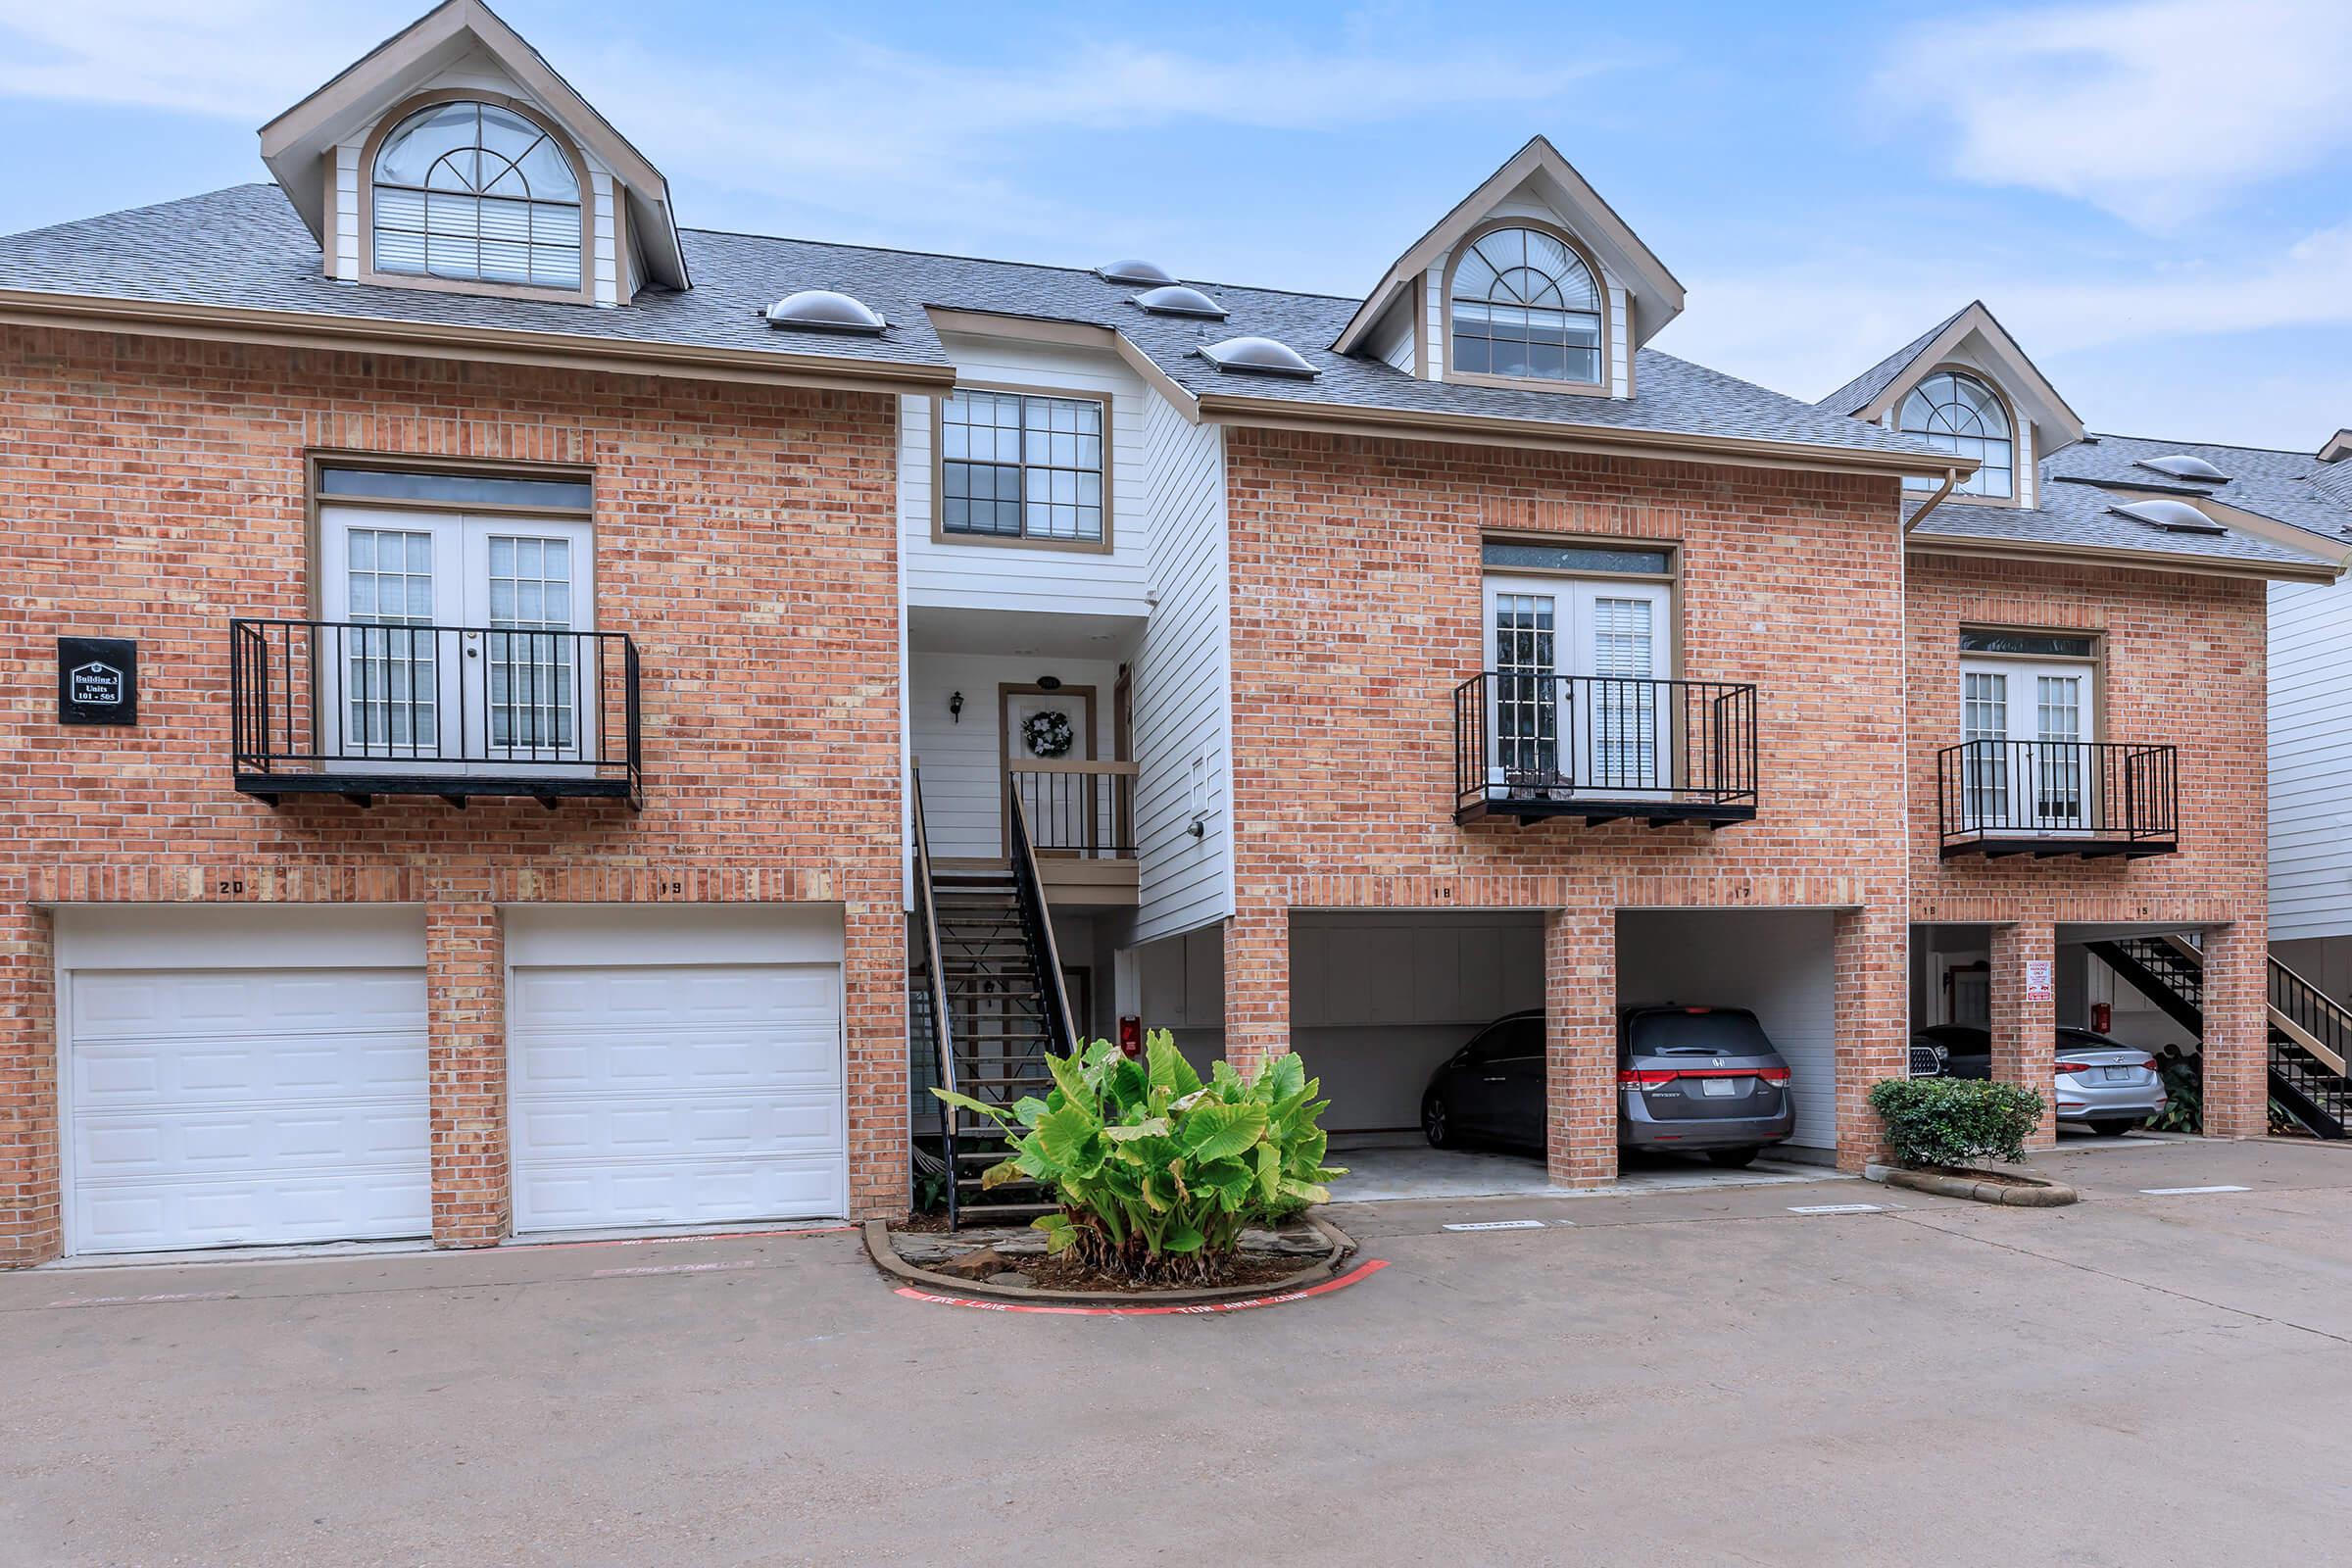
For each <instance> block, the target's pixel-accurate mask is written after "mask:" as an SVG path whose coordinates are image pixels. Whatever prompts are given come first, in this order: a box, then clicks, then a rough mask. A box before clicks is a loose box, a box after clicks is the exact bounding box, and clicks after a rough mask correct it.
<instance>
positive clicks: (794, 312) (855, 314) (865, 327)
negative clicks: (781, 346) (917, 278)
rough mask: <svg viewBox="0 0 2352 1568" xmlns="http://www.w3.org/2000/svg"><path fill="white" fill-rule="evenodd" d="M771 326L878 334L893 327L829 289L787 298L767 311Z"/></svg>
mask: <svg viewBox="0 0 2352 1568" xmlns="http://www.w3.org/2000/svg"><path fill="white" fill-rule="evenodd" d="M767 321H768V324H769V325H770V326H789V327H793V328H796V329H798V330H801V331H805V332H863V333H866V334H868V335H869V336H870V335H873V334H877V333H879V332H880V331H881V330H882V329H883V328H884V327H885V326H887V325H889V324H890V323H889V322H887V321H885V320H883V319H882V318H881V317H880V316H879V315H877V314H876V313H875V312H874V311H873V310H872V309H871V308H869V307H868V306H867V305H866V304H865V302H864V301H862V300H859V299H855V298H852V297H851V296H850V295H847V294H841V293H837V292H835V291H834V290H832V289H829V288H805V289H801V290H799V291H797V292H795V293H791V294H787V295H785V296H784V297H783V298H782V299H780V300H778V301H776V303H775V304H773V305H770V306H769V307H768V308H767Z"/></svg>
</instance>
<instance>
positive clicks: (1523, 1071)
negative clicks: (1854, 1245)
mask: <svg viewBox="0 0 2352 1568" xmlns="http://www.w3.org/2000/svg"><path fill="white" fill-rule="evenodd" d="M1795 1124H1796V1111H1795V1107H1794V1105H1793V1104H1792V1103H1790V1101H1789V1063H1788V1062H1786V1061H1785V1060H1783V1059H1782V1058H1781V1054H1780V1053H1779V1052H1777V1051H1775V1050H1773V1048H1772V1042H1771V1041H1770V1040H1769V1039H1767V1038H1766V1037H1765V1034H1764V1029H1763V1026H1762V1025H1760V1024H1758V1023H1757V1022H1756V1015H1755V1014H1754V1013H1752V1012H1749V1011H1747V1010H1746V1009H1745V1008H1742V1007H1629V1008H1627V1009H1626V1010H1625V1011H1624V1012H1623V1013H1622V1014H1621V1015H1620V1016H1619V1018H1618V1025H1617V1143H1618V1145H1619V1147H1620V1148H1625V1149H1656V1150H1668V1151H1688V1152H1691V1153H1703V1154H1705V1155H1706V1156H1707V1157H1708V1158H1709V1159H1711V1160H1713V1161H1714V1162H1715V1163H1716V1164H1718V1165H1732V1166H1737V1165H1744V1164H1746V1163H1747V1162H1748V1161H1750V1160H1752V1159H1754V1158H1755V1157H1756V1154H1757V1153H1758V1152H1759V1151H1761V1150H1762V1149H1763V1148H1764V1147H1765V1146H1766V1145H1768V1144H1777V1143H1779V1142H1781V1141H1782V1140H1783V1139H1785V1138H1787V1137H1788V1136H1789V1133H1790V1132H1792V1131H1793V1130H1794V1129H1795ZM1421 1131H1422V1134H1423V1135H1424V1136H1425V1137H1427V1138H1428V1139H1429V1141H1430V1143H1431V1144H1432V1145H1433V1146H1435V1147H1436V1148H1439V1149H1445V1148H1448V1147H1450V1146H1452V1145H1454V1144H1459V1143H1466V1142H1472V1141H1482V1140H1483V1141H1489V1142H1493V1143H1498V1144H1513V1145H1517V1146H1520V1147H1522V1148H1532V1149H1541V1148H1543V1147H1544V1015H1543V1014H1542V1013H1541V1012H1516V1013H1512V1014H1511V1015H1510V1016H1509V1017H1506V1018H1500V1019H1497V1020H1496V1021H1495V1022H1494V1023H1491V1024H1489V1025H1488V1026H1487V1027H1486V1028H1484V1029H1482V1030H1480V1031H1479V1033H1478V1034H1477V1035H1476V1036H1475V1037H1474V1038H1473V1039H1472V1040H1471V1042H1470V1043H1469V1044H1468V1045H1466V1046H1464V1047H1463V1048H1462V1049H1461V1050H1460V1051H1457V1052H1455V1053H1454V1054H1453V1055H1452V1056H1450V1057H1448V1058H1447V1059H1446V1063H1445V1065H1444V1066H1442V1067H1440V1068H1439V1069H1438V1070H1437V1072H1436V1074H1435V1075H1434V1076H1433V1077H1431V1079H1430V1081H1429V1088H1428V1090H1427V1091H1426V1092H1425V1093H1424V1094H1423V1095H1422V1097H1421Z"/></svg>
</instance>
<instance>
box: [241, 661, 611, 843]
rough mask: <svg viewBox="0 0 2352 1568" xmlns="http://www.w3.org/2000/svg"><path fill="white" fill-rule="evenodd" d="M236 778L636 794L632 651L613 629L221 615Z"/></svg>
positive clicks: (330, 787) (364, 794)
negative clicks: (224, 623)
mask: <svg viewBox="0 0 2352 1568" xmlns="http://www.w3.org/2000/svg"><path fill="white" fill-rule="evenodd" d="M228 641H229V692H230V698H229V701H230V720H229V723H230V742H229V745H230V751H231V754H232V764H233V767H234V771H235V775H236V787H237V788H238V789H239V790H240V791H242V792H243V793H245V794H247V795H251V796H254V797H256V798H258V799H260V800H264V801H267V802H269V803H270V805H272V806H275V805H277V804H278V803H279V802H280V801H281V800H283V799H284V798H285V797H286V796H289V795H339V796H341V797H343V798H344V799H345V800H348V801H351V802H354V803H355V804H357V805H360V806H368V805H371V804H373V802H374V801H375V799H376V798H377V797H378V796H385V795H430V796H437V797H439V798H440V799H442V800H444V801H447V802H449V803H450V804H451V805H452V806H457V807H463V806H465V805H466V802H467V801H468V800H472V799H476V798H480V797H501V796H503V797H511V798H517V799H528V800H535V801H537V802H539V803H540V804H541V805H542V806H545V807H546V808H548V809H550V810H554V809H557V808H558V807H559V806H560V805H561V804H562V803H563V802H564V801H566V800H615V801H626V802H627V803H628V804H629V805H630V806H631V807H632V808H636V807H642V806H643V805H644V804H645V796H644V769H643V760H642V756H641V754H640V750H639V742H638V725H637V648H636V645H635V644H634V643H632V642H630V640H629V639H628V638H627V637H626V636H625V635H623V634H621V633H618V632H596V631H534V630H518V629H515V628H511V627H479V626H401V625H377V624H372V623H360V622H350V621H316V620H243V619H240V620H232V621H231V622H229V637H228Z"/></svg>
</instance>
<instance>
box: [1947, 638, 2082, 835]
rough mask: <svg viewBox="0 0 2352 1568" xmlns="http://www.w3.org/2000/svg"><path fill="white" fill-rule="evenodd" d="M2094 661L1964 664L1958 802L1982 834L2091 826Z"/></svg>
mask: <svg viewBox="0 0 2352 1568" xmlns="http://www.w3.org/2000/svg"><path fill="white" fill-rule="evenodd" d="M2095 701H2096V698H2095V695H2094V683H2093V681H2092V679H2091V666H2089V665H2088V664H2082V663H2073V662H2049V663H2042V662H2034V661H2031V660H2020V659H2000V660H1991V659H1987V660H1963V661H1962V662H1961V664H1960V738H1961V739H1962V740H1963V741H1966V742H1968V743H1969V746H1968V749H1967V750H1966V751H1965V752H1964V753H1963V754H1962V776H1961V787H1962V792H1963V797H1964V798H1963V800H1962V803H1961V809H1962V812H1963V817H1964V820H1965V823H1966V825H1967V826H1968V827H1969V828H1970V829H1972V830H1974V831H1979V832H1984V831H1999V830H2003V829H2008V830H2012V831H2017V832H2027V833H2067V832H2080V831H2087V830H2088V829H2089V827H2090V825H2091V822H2092V819H2093V817H2094V815H2095V802H2094V799H2093V796H2094V794H2095V791H2096V788H2097V785H2098V779H2097V776H2096V772H2095V770H2094V769H2093V768H2092V766H2091V764H2090V760H2089V759H2090V756H2091V750H2090V748H2088V747H2086V746H2083V745H2081V744H2078V743H2080V742H2084V741H2089V740H2091V739H2093V738H2095V737H2096V735H2097V733H2098V724H2097V714H2096V713H2095V712H2094V711H2093V704H2094V702H2095Z"/></svg>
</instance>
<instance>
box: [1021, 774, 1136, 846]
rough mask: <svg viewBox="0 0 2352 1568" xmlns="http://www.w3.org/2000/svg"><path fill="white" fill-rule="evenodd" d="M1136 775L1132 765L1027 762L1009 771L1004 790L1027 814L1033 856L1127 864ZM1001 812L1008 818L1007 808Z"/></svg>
mask: <svg viewBox="0 0 2352 1568" xmlns="http://www.w3.org/2000/svg"><path fill="white" fill-rule="evenodd" d="M1137 772H1138V769H1137V766H1136V764H1135V763H1133V762H1063V761H1031V762H1024V763H1022V764H1021V765H1020V766H1018V767H1015V768H1012V769H1010V770H1009V771H1008V772H1007V773H1006V774H1005V789H1006V791H1007V792H1008V793H1009V796H1010V798H1011V799H1012V800H1017V801H1019V802H1020V803H1021V806H1022V808H1023V809H1025V810H1026V811H1027V812H1028V813H1029V828H1030V832H1031V833H1032V834H1033V835H1034V847H1035V848H1036V850H1037V853H1038V854H1040V855H1066V856H1076V857H1077V858H1080V859H1085V860H1132V859H1134V858H1135V779H1136V774H1137ZM1005 810H1006V814H1007V816H1009V815H1010V811H1011V808H1010V806H1009V805H1007V807H1006V808H1005ZM1007 825H1009V823H1008V824H1007Z"/></svg>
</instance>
